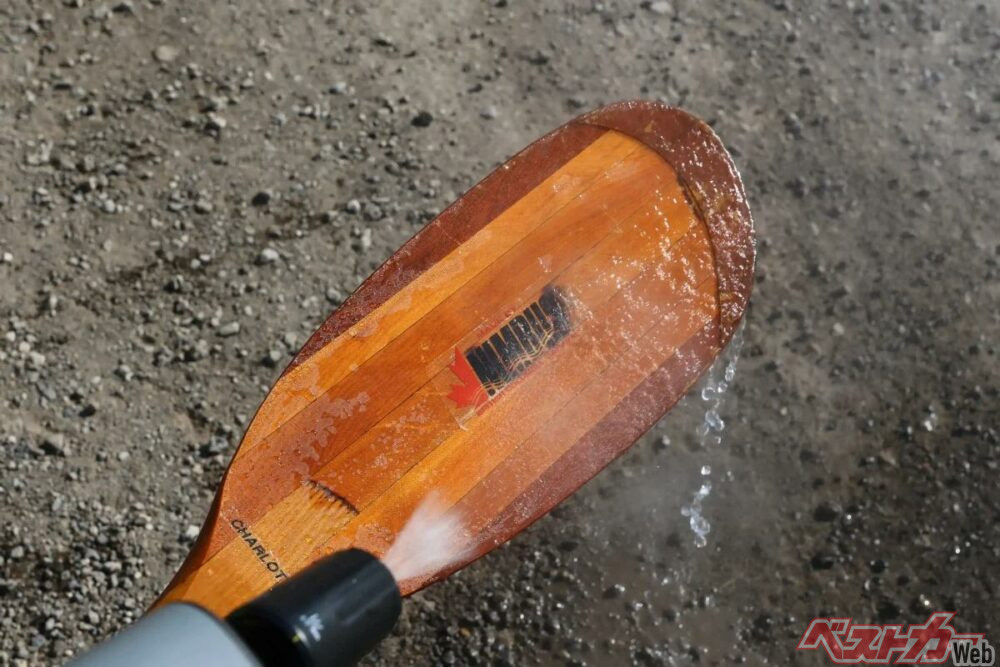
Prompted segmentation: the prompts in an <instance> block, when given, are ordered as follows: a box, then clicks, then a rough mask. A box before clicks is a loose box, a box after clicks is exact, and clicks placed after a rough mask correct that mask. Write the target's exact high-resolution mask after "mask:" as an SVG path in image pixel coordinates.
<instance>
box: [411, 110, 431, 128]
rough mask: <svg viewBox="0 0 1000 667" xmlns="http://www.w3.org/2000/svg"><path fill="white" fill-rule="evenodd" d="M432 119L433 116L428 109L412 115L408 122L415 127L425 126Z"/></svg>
mask: <svg viewBox="0 0 1000 667" xmlns="http://www.w3.org/2000/svg"><path fill="white" fill-rule="evenodd" d="M433 120H434V116H432V115H431V113H430V112H429V111H421V112H420V113H418V114H417V115H416V116H414V117H413V120H411V121H410V123H411V124H412V125H413V126H415V127H427V126H428V125H430V124H431V121H433Z"/></svg>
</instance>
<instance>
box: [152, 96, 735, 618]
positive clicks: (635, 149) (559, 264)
mask: <svg viewBox="0 0 1000 667" xmlns="http://www.w3.org/2000/svg"><path fill="white" fill-rule="evenodd" d="M753 261H754V248H753V229H752V222H751V218H750V212H749V209H748V207H747V203H746V199H745V196H744V192H743V187H742V184H741V183H740V179H739V176H738V174H737V172H736V170H735V168H734V167H733V165H732V162H731V160H730V158H729V156H728V154H727V153H726V151H725V149H724V148H723V147H722V144H721V143H720V142H719V140H718V138H717V137H716V136H715V134H714V133H713V132H712V131H711V129H709V127H708V126H707V125H705V124H704V123H702V122H701V121H698V120H696V119H695V118H693V117H691V116H690V115H688V114H686V113H684V112H682V111H678V110H675V109H671V108H668V107H665V106H663V105H659V104H655V103H649V102H628V103H621V104H617V105H613V106H609V107H605V108H603V109H600V110H598V111H595V112H593V113H591V114H587V115H585V116H582V117H580V118H577V119H575V120H573V121H571V122H570V123H568V124H567V125H564V126H563V127H561V128H559V129H557V130H555V131H554V132H552V133H551V134H549V135H547V136H545V137H543V138H542V139H540V140H538V141H537V142H535V143H534V144H532V145H531V146H529V147H528V148H526V149H525V150H524V151H522V152H521V153H519V154H518V155H516V156H515V157H514V158H512V159H511V160H510V161H508V162H507V163H506V164H504V165H503V166H502V167H500V168H499V169H497V170H496V171H495V172H493V173H492V174H491V175H490V176H488V177H487V178H486V179H485V180H483V181H482V182H481V183H480V184H478V185H477V186H475V187H474V188H473V189H472V190H470V191H469V192H468V193H466V194H465V195H464V196H463V197H462V198H461V199H459V200H458V201H457V202H455V203H454V204H453V205H452V206H451V207H449V208H448V209H447V210H446V211H445V212H444V213H442V214H441V215H440V216H439V217H438V218H436V219H435V220H434V221H433V222H431V223H430V224H428V225H427V226H426V227H425V228H423V229H422V230H421V231H420V232H419V233H418V234H417V235H416V236H414V237H413V238H412V239H411V240H410V241H409V242H407V243H406V244H405V245H404V246H403V247H402V248H401V249H400V250H399V251H398V252H397V253H396V254H394V255H393V256H392V257H391V258H390V259H389V260H388V261H387V262H386V263H385V264H384V265H383V266H382V267H381V268H379V269H378V270H377V271H376V272H375V273H374V274H373V275H372V276H371V277H370V278H368V280H367V281H365V283H364V284H362V285H361V287H360V288H359V289H358V290H357V292H355V293H354V294H353V295H352V296H351V297H350V298H349V299H348V300H347V301H346V302H345V303H344V305H343V306H342V307H341V308H340V309H338V310H337V311H336V312H335V313H333V314H332V315H331V316H330V318H329V319H328V320H327V321H326V322H325V323H324V324H323V325H322V326H321V327H320V329H319V330H318V331H316V333H315V334H314V335H313V336H312V338H311V339H310V340H309V341H308V342H307V343H306V345H305V347H304V348H303V349H302V351H301V352H300V353H299V354H298V356H297V357H296V358H295V360H294V361H293V363H292V364H291V365H290V366H289V368H288V369H287V370H286V371H285V373H284V374H283V375H282V376H281V378H280V379H279V380H278V382H277V383H276V384H275V386H274V388H273V389H272V390H271V393H270V394H269V395H268V396H267V398H266V400H265V401H264V403H263V404H262V405H261V407H260V409H259V411H258V412H257V415H256V416H255V418H254V420H253V422H252V423H251V424H250V427H249V429H248V430H247V432H246V435H245V436H244V439H243V441H242V443H241V445H240V447H239V449H238V451H237V452H236V455H235V456H234V458H233V461H232V462H231V464H230V467H229V469H228V471H227V473H226V475H225V478H224V480H223V482H222V486H221V488H220V490H219V493H218V495H217V497H216V500H215V503H214V505H213V507H212V510H211V513H210V516H209V518H208V520H207V521H206V524H205V526H204V528H203V530H202V535H201V537H200V538H199V541H198V544H197V545H196V547H195V549H194V551H193V552H192V553H191V555H190V556H189V558H188V560H187V561H186V562H185V564H184V566H183V567H182V569H181V571H180V572H179V573H178V575H177V577H176V578H175V579H174V581H173V582H172V584H171V585H170V587H169V588H168V589H167V591H166V592H165V594H164V596H163V598H161V601H165V600H190V601H193V602H196V603H198V604H201V605H202V606H204V607H207V608H208V609H210V610H212V611H214V612H216V613H218V614H225V613H226V612H228V611H229V610H231V609H233V608H234V607H236V606H237V605H239V604H241V603H243V602H245V601H247V600H249V599H250V598H252V597H254V596H256V595H258V594H259V593H261V592H263V591H265V590H267V589H268V588H270V587H271V586H273V585H275V584H276V583H278V582H280V581H281V580H282V579H284V578H285V577H287V576H290V575H292V574H293V573H295V572H297V571H298V570H300V569H302V568H303V567H305V566H306V565H308V564H309V563H311V562H312V561H314V560H315V559H317V558H319V557H320V556H322V555H324V554H327V553H330V552H331V551H334V550H339V549H345V548H347V547H351V546H354V547H359V548H362V549H366V550H368V551H370V552H373V553H375V554H376V555H379V556H382V555H384V554H385V553H386V551H387V550H388V549H389V547H390V546H391V545H392V544H393V542H394V541H395V539H396V537H397V536H398V535H399V534H400V531H401V530H402V528H403V526H404V525H405V524H406V522H407V520H408V519H409V518H410V517H411V515H413V513H414V512H415V511H416V510H417V509H418V508H420V511H421V516H423V517H425V518H426V517H427V516H430V517H431V519H433V518H434V517H437V516H441V515H447V517H446V520H447V521H448V522H450V525H455V526H457V533H458V536H457V539H456V541H455V542H456V543H455V545H454V548H453V549H451V550H449V551H451V552H452V553H448V554H444V555H443V556H442V557H441V558H437V559H429V560H428V561H427V563H429V564H428V565H425V566H423V567H422V569H421V567H416V570H415V571H409V572H407V574H406V575H405V580H404V581H401V582H400V585H401V589H402V590H403V592H404V593H410V592H413V591H414V590H417V589H419V588H420V587H422V586H424V585H426V584H428V583H430V582H432V581H435V580H437V579H440V578H441V577H443V576H445V575H446V574H448V573H449V572H450V571H453V570H455V569H457V568H458V567H461V566H462V565H464V564H466V563H468V562H469V561H471V560H472V559H474V558H477V557H478V556H480V555H482V554H484V553H486V552H487V551H489V550H490V549H492V548H493V547H495V546H496V545H498V544H501V543H502V542H504V541H506V540H508V539H510V537H512V536H513V535H515V534H517V533H518V532H519V531H520V530H522V529H523V528H524V527H525V526H527V525H528V524H530V523H531V522H532V521H534V520H535V519H537V518H538V517H540V516H541V515H542V514H544V513H545V512H547V511H548V510H549V509H551V508H552V507H553V506H554V505H555V504H556V503H558V502H559V501H561V500H562V499H563V498H565V497H566V496H567V495H569V494H570V493H572V492H573V491H574V490H575V489H576V488H578V487H579V486H580V485H581V484H583V483H584V482H585V481H587V480H588V479H590V478H591V477H592V476H594V475H595V474H596V473H597V472H598V471H600V470H601V469H602V468H603V467H604V466H605V465H607V464H608V462H610V461H611V460H612V459H614V458H615V457H616V456H618V455H619V454H620V453H621V452H623V451H624V450H625V449H626V448H628V446H629V445H631V444H632V443H633V442H634V441H635V440H636V439H637V438H638V437H639V436H640V435H642V434H643V433H644V432H645V431H646V430H648V429H649V428H650V427H651V426H652V425H653V424H654V423H655V422H656V421H657V420H658V419H659V418H660V417H661V416H662V415H663V414H664V413H665V412H666V411H667V410H669V409H670V407H671V406H673V404H674V403H675V402H676V401H677V400H678V399H679V398H680V397H681V396H682V395H683V393H684V392H685V390H686V389H687V388H688V387H690V386H691V384H692V383H694V382H695V380H696V379H697V378H698V376H699V375H700V374H701V373H702V372H703V371H704V370H706V369H707V368H708V367H709V365H711V363H712V361H713V360H714V359H715V357H716V356H717V355H718V353H719V352H720V350H721V349H722V348H723V347H724V346H725V345H726V343H727V342H728V341H729V339H730V337H731V336H732V334H733V331H734V329H735V327H736V326H737V324H738V322H739V320H740V319H741V318H742V316H743V313H744V311H745V308H746V304H747V299H748V297H749V293H750V286H751V281H752V275H753ZM428 498H433V500H432V501H427V499H428ZM397 576H399V575H397Z"/></svg>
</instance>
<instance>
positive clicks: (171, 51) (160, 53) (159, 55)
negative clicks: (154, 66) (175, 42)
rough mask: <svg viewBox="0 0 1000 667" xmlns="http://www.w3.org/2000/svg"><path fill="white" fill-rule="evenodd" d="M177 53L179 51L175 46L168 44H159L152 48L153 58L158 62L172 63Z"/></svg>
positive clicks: (178, 53)
mask: <svg viewBox="0 0 1000 667" xmlns="http://www.w3.org/2000/svg"><path fill="white" fill-rule="evenodd" d="M178 55H180V51H178V50H177V47H174V46H170V45H168V44H161V45H160V46H158V47H156V48H155V49H153V58H154V59H156V62H160V63H172V62H174V61H175V60H177V56H178Z"/></svg>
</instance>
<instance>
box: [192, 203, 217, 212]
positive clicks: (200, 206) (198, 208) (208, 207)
mask: <svg viewBox="0 0 1000 667" xmlns="http://www.w3.org/2000/svg"><path fill="white" fill-rule="evenodd" d="M214 208H215V207H214V206H213V205H212V202H210V201H208V200H207V199H199V200H198V201H196V202H195V203H194V212H195V213H200V214H202V215H205V214H206V213H211V212H212V210H213V209H214Z"/></svg>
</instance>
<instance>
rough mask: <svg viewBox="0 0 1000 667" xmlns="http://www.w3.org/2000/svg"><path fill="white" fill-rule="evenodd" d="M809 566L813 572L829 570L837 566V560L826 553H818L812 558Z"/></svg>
mask: <svg viewBox="0 0 1000 667" xmlns="http://www.w3.org/2000/svg"><path fill="white" fill-rule="evenodd" d="M809 564H810V565H811V566H812V569H814V570H829V569H830V568H832V567H833V566H834V565H836V564H837V559H836V558H834V557H833V556H831V555H830V554H826V553H818V554H816V555H815V556H813V557H812V560H810V561H809Z"/></svg>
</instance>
